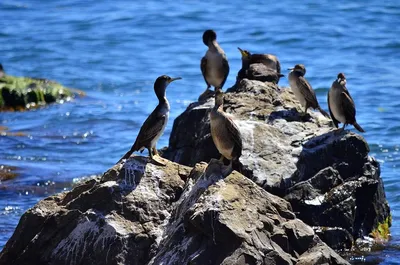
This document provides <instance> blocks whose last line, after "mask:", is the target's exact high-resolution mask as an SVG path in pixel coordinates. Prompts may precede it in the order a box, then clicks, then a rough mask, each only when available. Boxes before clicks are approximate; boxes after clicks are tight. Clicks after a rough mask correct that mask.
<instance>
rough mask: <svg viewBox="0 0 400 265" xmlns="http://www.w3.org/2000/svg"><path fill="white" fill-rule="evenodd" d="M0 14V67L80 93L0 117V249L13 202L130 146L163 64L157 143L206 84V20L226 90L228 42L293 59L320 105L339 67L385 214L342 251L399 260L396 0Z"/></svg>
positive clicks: (15, 208) (36, 4)
mask: <svg viewBox="0 0 400 265" xmlns="http://www.w3.org/2000/svg"><path fill="white" fill-rule="evenodd" d="M0 17H1V18H0V63H2V64H3V66H4V68H5V70H6V71H7V72H8V73H9V74H11V75H17V76H32V77H44V78H48V79H52V80H57V81H59V82H61V83H62V84H64V85H66V86H68V87H73V88H78V89H81V90H83V91H85V92H86V93H87V96H86V97H82V98H80V97H77V98H76V99H75V100H73V102H70V103H65V104H60V105H52V106H50V107H46V108H42V109H37V110H32V111H28V112H2V113H0V126H5V127H8V132H15V133H17V132H21V133H22V134H20V136H12V135H10V134H8V135H7V136H4V135H3V136H2V135H0V165H9V166H16V167H17V168H18V171H17V172H18V173H19V176H18V177H17V178H15V179H13V180H9V181H3V182H1V183H0V249H1V248H3V247H4V245H5V243H6V242H7V240H8V239H9V238H10V236H11V235H12V233H13V231H14V229H15V227H16V226H17V224H18V221H19V218H20V217H21V215H22V214H23V212H24V211H26V210H27V209H28V208H30V207H32V206H33V205H34V204H36V203H37V202H38V201H39V200H41V199H42V198H44V197H46V196H49V195H51V194H53V193H56V192H59V191H62V190H67V189H70V188H71V186H72V185H74V183H76V182H78V181H80V180H82V179H84V178H86V177H90V176H92V175H96V174H101V173H102V172H104V171H105V170H107V169H108V168H110V167H111V166H112V165H113V164H114V163H115V162H116V161H118V159H119V158H120V157H121V156H122V155H123V154H124V153H125V152H126V151H127V150H128V149H129V148H130V147H131V145H132V143H133V142H134V140H135V138H136V135H137V133H138V130H139V128H140V126H141V124H142V123H143V121H144V120H145V119H146V117H147V115H148V114H149V113H150V112H151V111H152V110H153V108H154V107H155V106H156V104H157V99H156V97H155V95H154V92H153V83H154V80H155V79H156V78H157V77H158V76H159V75H162V74H167V75H170V76H173V77H176V76H181V77H183V79H182V80H180V81H176V82H174V83H172V84H171V85H170V86H169V87H168V90H167V96H168V98H169V101H170V104H171V115H170V122H169V123H168V126H167V129H166V131H165V134H164V135H163V136H162V137H161V139H160V141H159V143H158V148H160V147H163V146H166V145H168V139H169V135H170V132H171V129H172V124H173V120H174V118H176V117H177V116H178V115H179V114H180V113H182V111H184V109H185V108H186V106H187V105H188V104H189V103H190V102H192V101H195V100H196V99H197V97H198V96H199V95H200V93H201V92H202V91H203V90H204V89H205V87H206V85H205V83H204V81H203V77H202V75H201V72H200V67H199V65H200V59H201V57H202V56H203V54H204V53H205V51H206V47H205V46H204V44H203V43H202V39H201V38H202V33H203V31H204V30H205V29H208V28H212V29H214V30H215V31H216V32H217V34H218V41H219V43H220V45H221V46H222V48H223V49H224V50H225V52H226V54H227V56H228V59H229V63H230V68H231V72H230V75H229V77H228V80H227V82H226V84H225V88H228V87H230V86H232V85H233V84H234V81H235V77H236V73H237V71H238V70H239V68H240V65H241V62H240V53H239V51H238V50H237V47H241V48H244V49H248V50H250V51H252V52H254V53H272V54H276V55H277V56H278V57H279V59H280V61H281V64H282V68H283V69H287V68H288V67H292V66H293V65H294V64H297V63H303V64H305V66H306V67H307V74H306V77H307V79H308V80H309V81H310V82H311V84H312V86H313V87H314V89H315V90H316V92H317V95H318V99H319V102H320V104H321V105H322V107H323V108H324V109H326V110H327V106H326V95H327V91H328V89H329V87H330V85H331V84H332V82H333V80H334V79H335V78H336V76H337V74H338V73H339V72H344V73H345V74H346V76H347V86H348V88H349V90H350V92H351V94H352V96H353V98H354V100H355V102H356V106H357V119H358V122H359V124H361V125H362V127H363V128H364V129H365V130H366V131H367V132H366V133H365V134H363V136H364V137H365V138H366V139H367V141H368V143H369V145H370V148H371V152H370V154H371V155H373V156H375V157H376V158H377V159H378V160H379V161H380V163H381V167H382V168H381V169H382V177H383V180H384V183H385V190H386V195H387V198H388V201H389V204H390V207H391V211H392V215H393V226H392V228H391V232H392V240H391V241H390V242H389V244H388V245H387V246H386V247H385V249H384V250H383V251H380V252H376V253H372V254H371V255H369V256H364V257H354V258H352V260H353V263H354V264H400V183H399V181H398V180H399V174H400V154H399V148H400V137H399V134H400V112H399V108H400V71H399V67H400V26H399V25H400V2H399V1H398V0H389V1H381V0H372V1H358V2H356V3H350V2H349V1H344V0H340V1H326V0H322V1H318V2H317V1H300V2H299V1H293V0H281V1H275V3H272V2H270V3H267V2H266V1H251V2H250V1H248V2H242V1H236V0H231V1H218V3H216V1H189V0H188V1H145V2H144V1H140V2H139V1H136V2H134V1H121V0H117V1H101V0H100V1H99V0H96V1H93V0H87V1H60V0H55V1H39V0H37V1H7V0H4V1H1V2H0ZM283 72H284V74H287V71H286V70H284V71H283ZM280 85H282V86H287V85H288V81H287V79H285V78H284V79H282V80H281V82H280ZM350 127H351V126H350ZM351 128H352V127H351ZM352 130H353V129H352Z"/></svg>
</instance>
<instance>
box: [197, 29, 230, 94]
mask: <svg viewBox="0 0 400 265" xmlns="http://www.w3.org/2000/svg"><path fill="white" fill-rule="evenodd" d="M203 43H204V44H205V45H206V46H207V47H208V50H207V52H206V54H205V55H204V57H203V58H202V59H201V64H200V68H201V73H202V74H203V77H204V80H205V81H206V84H207V88H206V90H205V91H204V92H203V93H202V94H201V95H200V97H199V99H198V100H199V101H204V100H206V99H207V98H209V97H211V96H212V95H213V94H214V92H213V91H210V87H211V86H213V87H214V89H215V90H217V89H222V87H223V86H224V84H225V81H226V79H227V77H228V74H229V64H228V60H227V59H226V55H225V52H224V50H223V49H222V48H221V47H220V46H219V44H218V42H217V34H216V33H215V31H213V30H211V29H209V30H206V31H205V32H204V33H203Z"/></svg>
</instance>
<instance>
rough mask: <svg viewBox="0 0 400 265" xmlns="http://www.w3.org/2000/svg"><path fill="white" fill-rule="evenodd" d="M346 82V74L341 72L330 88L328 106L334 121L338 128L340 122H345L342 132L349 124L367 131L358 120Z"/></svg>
mask: <svg viewBox="0 0 400 265" xmlns="http://www.w3.org/2000/svg"><path fill="white" fill-rule="evenodd" d="M346 83H347V81H346V77H345V76H344V74H343V73H339V74H338V76H337V79H336V80H335V81H333V83H332V86H331V89H330V90H329V93H328V106H329V112H330V114H331V118H332V121H333V123H334V124H335V127H336V128H338V124H339V122H340V123H343V127H342V128H341V130H340V132H342V131H343V130H344V127H345V126H346V125H347V124H352V125H353V126H354V128H356V129H357V130H358V131H360V132H365V131H364V129H363V128H361V126H360V125H359V124H358V123H357V121H356V106H355V104H354V101H353V98H352V97H351V96H350V93H349V91H348V90H347V88H346Z"/></svg>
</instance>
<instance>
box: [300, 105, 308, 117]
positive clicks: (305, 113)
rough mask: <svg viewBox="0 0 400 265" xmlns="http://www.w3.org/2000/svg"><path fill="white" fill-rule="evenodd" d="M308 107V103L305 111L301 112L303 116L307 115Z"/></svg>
mask: <svg viewBox="0 0 400 265" xmlns="http://www.w3.org/2000/svg"><path fill="white" fill-rule="evenodd" d="M307 109H308V105H307V104H306V106H305V107H304V112H302V113H301V116H303V117H304V116H306V115H307Z"/></svg>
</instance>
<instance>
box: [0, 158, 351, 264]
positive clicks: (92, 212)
mask: <svg viewBox="0 0 400 265" xmlns="http://www.w3.org/2000/svg"><path fill="white" fill-rule="evenodd" d="M222 168H224V167H223V166H222V165H221V164H220V162H219V161H212V162H211V163H210V164H209V165H208V167H207V165H206V164H204V163H202V164H197V165H196V166H195V167H194V168H193V169H191V168H188V167H186V166H182V165H179V164H176V163H172V162H168V163H167V164H166V166H165V167H163V166H156V165H154V164H152V163H148V161H147V158H142V157H134V158H131V159H130V160H128V161H127V162H126V164H125V165H124V166H122V164H117V165H116V166H114V167H113V168H112V169H110V170H109V171H108V172H106V173H105V174H104V175H103V176H102V177H101V178H96V179H91V180H89V181H87V182H85V183H83V184H82V185H80V186H78V187H76V188H74V189H73V190H72V191H69V192H64V193H60V194H57V195H55V196H51V197H49V198H47V199H44V200H42V201H40V202H39V203H38V204H37V205H36V206H34V207H33V208H32V209H30V210H28V211H27V212H26V213H25V214H24V215H23V216H22V218H21V221H20V223H19V225H18V227H17V229H16V231H15V233H14V235H13V236H12V238H11V239H10V240H9V241H8V242H7V244H6V246H5V248H4V249H3V251H2V252H1V254H0V264H13V265H19V264H33V265H34V264H59V265H63V264H69V265H76V264H98V265H101V264H127V265H129V264H170V265H173V264H201V265H203V264H268V265H274V264H277V265H278V264H288V265H289V264H293V265H294V264H310V265H312V264H349V263H347V262H346V261H345V260H343V259H342V258H341V257H340V256H339V255H337V254H336V253H335V252H334V251H333V250H332V249H331V248H329V247H328V246H327V245H326V244H325V243H323V242H322V241H321V240H320V239H319V237H318V236H317V235H316V234H315V232H314V231H313V229H312V228H311V227H309V226H308V225H306V224H305V223H304V222H302V221H301V220H299V219H297V218H296V217H295V214H294V213H293V212H292V210H291V206H290V204H289V203H288V202H287V201H285V200H284V199H282V198H279V197H277V196H274V195H272V194H270V193H268V192H266V191H265V190H264V189H262V188H260V187H259V186H258V185H256V184H255V183H253V182H252V181H251V180H249V179H248V178H246V177H245V176H243V175H242V174H240V173H238V172H233V173H232V174H230V175H229V176H227V177H226V178H223V177H222V175H221V171H223V169H222Z"/></svg>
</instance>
